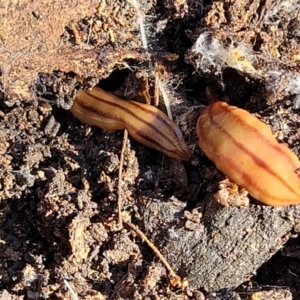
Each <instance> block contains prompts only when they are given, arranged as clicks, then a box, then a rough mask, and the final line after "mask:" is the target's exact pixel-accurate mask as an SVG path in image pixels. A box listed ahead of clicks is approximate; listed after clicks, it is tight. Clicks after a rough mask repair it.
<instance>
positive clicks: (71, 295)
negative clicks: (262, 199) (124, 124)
mask: <svg viewBox="0 0 300 300" xmlns="http://www.w3.org/2000/svg"><path fill="white" fill-rule="evenodd" d="M68 2H70V1H52V2H51V4H50V3H49V1H46V0H41V1H36V2H35V3H33V2H32V1H26V0H24V1H22V3H20V2H15V1H10V0H3V1H2V3H1V4H0V16H1V20H2V21H3V25H2V26H1V28H0V87H1V89H0V200H1V201H0V299H72V300H74V299H120V300H121V299H211V300H212V299H300V292H299V291H300V280H299V278H300V267H299V257H300V255H299V245H300V239H299V236H298V232H299V230H300V229H299V224H300V222H299V220H300V213H299V206H291V207H282V208H273V207H267V206H264V205H262V204H261V203H259V202H257V201H256V200H255V199H252V198H251V197H249V196H245V194H244V193H243V191H241V190H237V191H236V192H235V193H231V192H229V193H227V191H226V188H225V191H223V189H221V191H223V193H221V194H220V193H218V198H219V199H218V200H219V202H221V203H222V202H225V200H226V201H227V200H228V197H229V198H230V201H229V202H230V203H237V202H238V203H240V205H238V206H234V205H230V206H227V207H224V206H222V205H221V204H220V203H218V202H217V201H216V200H215V197H214V196H213V195H216V193H217V192H218V191H219V190H220V188H219V186H220V183H221V186H222V184H223V186H224V179H225V176H224V175H223V174H222V173H220V172H219V171H218V170H217V169H216V168H215V166H214V164H213V163H212V162H210V161H209V160H208V159H207V158H206V157H205V155H204V153H203V152H202V151H201V150H200V148H199V147H198V142H197V136H196V132H195V124H196V120H197V117H198V116H199V113H200V112H201V110H202V109H203V108H204V107H205V106H206V105H207V104H208V102H209V101H210V100H211V99H212V98H213V99H215V98H218V99H220V100H226V101H228V102H229V103H230V104H232V105H236V106H239V107H241V108H244V109H247V110H248V111H249V112H251V113H253V114H255V115H256V116H257V117H259V118H260V119H262V120H263V121H264V122H266V123H267V124H268V125H269V126H270V127H271V129H272V131H273V133H274V135H275V136H276V138H277V139H278V140H279V141H280V142H282V143H285V144H286V145H287V146H288V147H289V148H290V149H291V150H293V151H294V152H295V153H296V154H297V155H298V157H299V155H300V143H299V135H300V130H299V128H300V127H299V125H298V124H299V123H300V117H299V108H300V104H299V103H300V75H299V73H300V46H299V45H300V31H299V28H300V26H299V25H300V24H299V23H300V4H299V2H298V1H294V0H290V1H276V0H268V1H262V0H252V1H250V0H249V1H241V0H237V1H201V0H175V1H170V0H160V1H154V0H141V1H138V2H137V1H135V0H128V1H121V0H120V1H110V0H106V1H105V0H101V1H83V0H82V1H77V2H76V4H72V3H68ZM142 28H144V31H143V29H142ZM141 30H142V31H141ZM144 36H146V39H145V37H144ZM158 80H159V82H160V83H161V84H162V86H163V88H164V91H165V95H164V96H163V93H162V92H160V91H159V89H158V87H157V86H158V84H157V82H158ZM95 85H97V86H99V87H101V88H102V89H104V90H106V91H109V92H111V93H113V94H115V95H117V96H119V97H121V98H123V99H134V100H136V101H143V102H152V103H153V102H155V100H157V99H159V98H160V104H159V108H160V109H162V110H166V108H165V105H164V102H163V101H162V99H163V98H168V100H169V101H170V106H171V110H172V113H173V118H174V120H175V122H176V123H177V124H178V125H179V127H180V128H181V131H182V133H183V135H184V137H185V140H186V142H187V144H188V145H189V147H190V148H191V150H192V151H193V153H194V156H195V158H194V160H193V161H191V162H184V163H181V162H177V161H174V160H173V159H171V158H168V157H166V156H164V155H163V154H161V153H159V152H157V151H155V150H152V149H149V148H146V147H145V146H143V145H141V144H139V143H138V142H136V141H134V140H133V139H131V138H129V140H128V141H127V142H126V150H125V156H124V163H123V166H122V176H121V181H120V180H119V168H120V160H121V159H120V156H121V149H122V145H123V132H122V131H115V132H108V131H103V130H101V129H99V128H95V127H89V126H87V125H85V124H82V123H80V122H79V121H78V120H76V119H74V118H73V116H72V115H71V114H70V113H69V112H68V110H69V109H70V107H71V106H72V103H73V100H74V97H75V95H76V93H77V91H78V90H80V89H82V88H85V89H88V88H91V87H93V86H95ZM124 101H126V100H124ZM119 190H120V191H121V192H120V193H119ZM228 194H229V195H228ZM119 197H121V200H122V219H123V224H122V226H120V224H119V211H118V199H119ZM220 197H221V198H222V199H220ZM245 197H246V200H245ZM225 198H226V199H225ZM223 200H224V201H223ZM249 201H250V204H249V203H248V202H249ZM241 203H242V205H241ZM247 203H248V204H247ZM132 225H133V226H132ZM134 226H135V227H138V228H139V229H140V230H141V231H142V232H143V233H144V234H145V236H146V237H147V238H149V240H150V241H151V242H152V243H153V244H154V245H155V246H156V247H157V248H158V249H159V251H160V252H161V253H162V255H163V256H164V257H165V259H166V261H168V262H169V264H170V265H171V266H172V268H173V269H174V272H175V273H176V274H177V275H178V276H179V277H180V280H179V282H178V281H176V282H175V281H174V278H171V275H170V273H169V270H168V269H167V268H166V266H165V265H164V264H163V263H162V261H161V260H160V259H159V258H158V257H157V255H156V254H155V252H154V251H153V250H152V249H151V248H150V247H149V245H148V244H147V243H146V242H145V241H144V239H143V238H141V237H140V236H139V234H138V233H137V231H136V230H134V229H133V228H134Z"/></svg>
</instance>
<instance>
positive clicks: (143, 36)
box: [131, 0, 173, 120]
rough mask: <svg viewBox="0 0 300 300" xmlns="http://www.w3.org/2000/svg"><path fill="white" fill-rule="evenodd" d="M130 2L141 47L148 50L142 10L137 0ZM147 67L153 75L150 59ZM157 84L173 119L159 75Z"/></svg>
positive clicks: (153, 70) (168, 112) (153, 69)
mask: <svg viewBox="0 0 300 300" xmlns="http://www.w3.org/2000/svg"><path fill="white" fill-rule="evenodd" d="M131 3H132V5H133V6H134V8H135V10H136V12H137V18H138V22H139V27H140V33H141V41H142V45H143V48H144V49H145V50H146V51H147V50H148V40H147V34H146V30H145V25H144V20H143V13H142V10H141V8H140V5H139V3H138V1H137V0H132V1H131ZM149 68H150V70H151V72H152V73H153V75H154V76H155V68H154V65H153V63H152V62H151V61H149ZM156 76H158V75H156ZM157 84H158V89H159V91H160V92H161V95H162V99H163V101H164V103H165V106H166V109H167V115H168V117H169V118H170V119H171V120H173V117H172V112H171V107H170V100H169V98H168V94H167V91H166V88H165V87H164V84H163V82H162V80H161V79H160V78H159V77H157Z"/></svg>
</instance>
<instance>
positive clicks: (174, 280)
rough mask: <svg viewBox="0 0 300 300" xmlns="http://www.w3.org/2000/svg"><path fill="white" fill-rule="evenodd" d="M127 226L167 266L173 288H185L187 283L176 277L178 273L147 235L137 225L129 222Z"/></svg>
mask: <svg viewBox="0 0 300 300" xmlns="http://www.w3.org/2000/svg"><path fill="white" fill-rule="evenodd" d="M125 224H126V225H128V226H129V227H130V228H131V229H132V230H134V231H135V232H136V233H137V234H138V236H139V237H140V238H141V239H142V240H143V241H145V242H146V243H147V244H148V246H149V247H150V248H151V249H152V251H153V252H154V254H155V255H156V256H157V257H158V258H159V259H160V260H161V262H162V263H163V264H164V265H165V267H166V268H167V270H168V271H169V273H170V275H171V285H172V286H177V287H183V286H184V285H187V281H185V280H182V279H181V278H180V276H178V275H176V273H175V272H174V270H173V269H172V267H171V265H170V264H169V263H168V262H167V260H166V259H165V257H164V256H163V255H162V254H161V253H160V251H159V250H158V249H157V248H156V246H155V245H154V244H153V243H152V242H151V241H150V240H149V239H148V238H147V237H146V235H145V234H144V233H143V232H142V231H141V230H140V229H139V228H137V227H136V226H135V225H133V224H132V223H129V222H125Z"/></svg>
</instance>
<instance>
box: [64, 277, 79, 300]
mask: <svg viewBox="0 0 300 300" xmlns="http://www.w3.org/2000/svg"><path fill="white" fill-rule="evenodd" d="M63 281H64V284H65V286H66V287H67V289H68V290H69V292H70V295H71V298H72V300H78V299H79V298H78V296H77V294H76V292H75V291H74V290H73V288H72V287H71V285H70V284H69V282H68V281H67V280H66V279H63Z"/></svg>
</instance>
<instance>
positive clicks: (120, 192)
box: [118, 129, 128, 227]
mask: <svg viewBox="0 0 300 300" xmlns="http://www.w3.org/2000/svg"><path fill="white" fill-rule="evenodd" d="M127 140H128V131H127V130H126V129H125V130H124V136H123V145H122V150H121V155H120V164H119V175H118V218H119V225H120V227H122V197H123V190H122V172H123V164H124V153H125V150H126V145H127Z"/></svg>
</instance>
